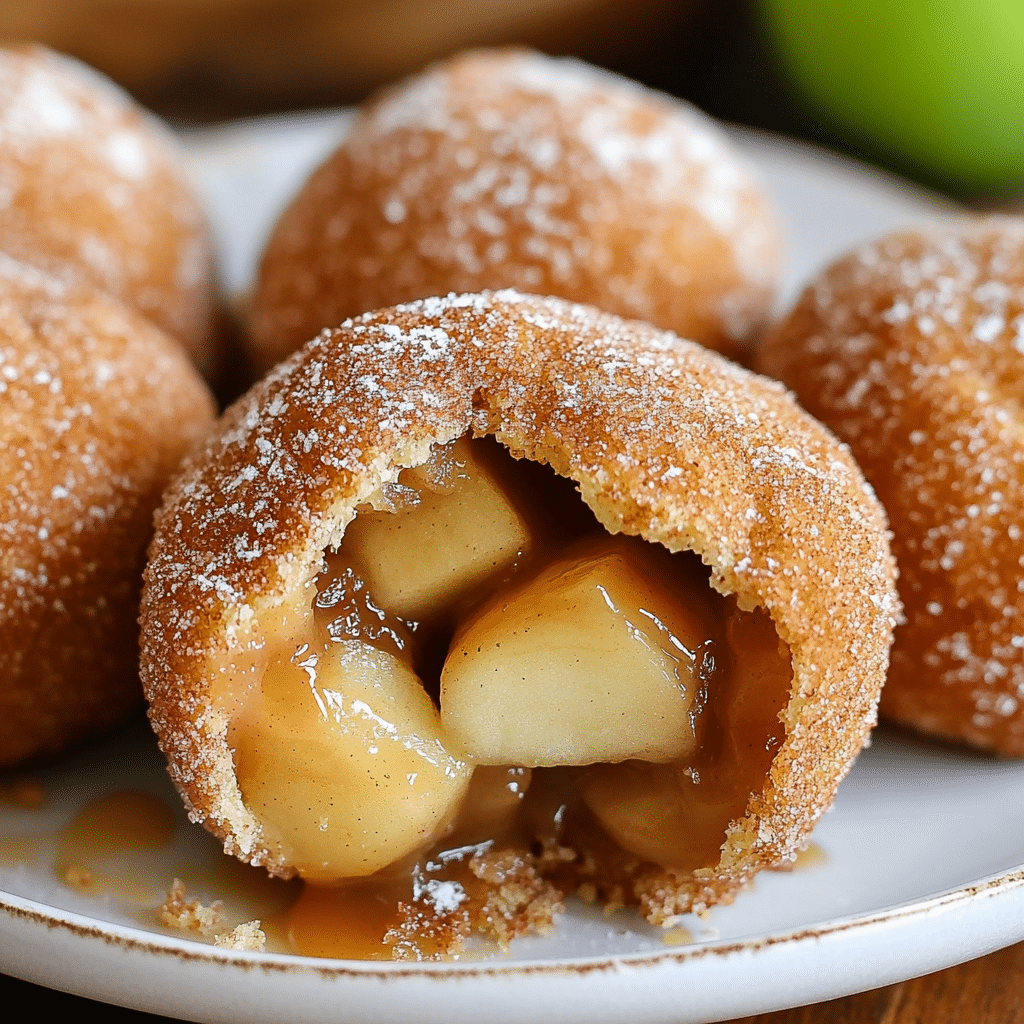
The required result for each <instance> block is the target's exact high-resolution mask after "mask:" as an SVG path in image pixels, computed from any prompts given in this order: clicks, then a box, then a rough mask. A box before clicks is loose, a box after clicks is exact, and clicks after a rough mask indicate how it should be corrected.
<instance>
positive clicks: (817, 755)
mask: <svg viewBox="0 0 1024 1024" xmlns="http://www.w3.org/2000/svg"><path fill="white" fill-rule="evenodd" d="M466 431H472V432H474V433H475V434H478V435H479V434H489V433H493V434H494V435H495V436H496V437H497V438H498V440H499V441H500V442H502V443H503V444H505V445H506V446H507V447H508V448H509V449H510V450H511V452H512V453H513V454H514V455H516V456H522V457H526V458H529V459H533V460H537V461H540V462H546V463H548V464H549V465H550V466H551V467H553V469H554V470H555V471H556V472H557V473H559V474H561V475H563V476H566V477H569V478H571V479H572V480H574V481H576V482H577V483H578V485H579V489H580V491H581V494H582V497H583V500H584V501H585V502H586V503H587V504H588V505H589V506H590V508H591V509H592V510H593V511H594V513H595V514H596V515H597V517H598V519H599V520H600V521H601V522H602V523H603V524H604V526H605V527H606V528H607V529H608V530H609V531H610V532H612V533H618V532H622V533H627V534H639V535H640V536H641V537H643V538H645V539H647V540H648V541H652V542H656V543H661V544H664V545H665V546H666V547H667V548H669V549H670V550H673V551H675V550H682V549H689V550H692V551H695V552H697V553H698V554H699V555H700V556H701V557H702V558H703V559H704V561H705V562H706V563H708V564H709V565H710V566H711V567H712V582H713V585H714V586H715V587H716V588H718V589H719V590H721V591H722V592H724V593H733V594H736V596H737V599H738V602H739V605H740V606H741V607H742V608H747V609H750V608H753V607H754V606H758V605H760V606H764V607H765V608H767V609H768V611H769V612H770V614H771V616H772V618H773V620H774V622H775V625H776V627H777V630H778V634H779V636H780V638H781V639H782V640H784V641H785V642H786V643H787V644H788V645H789V647H790V650H791V652H792V656H793V664H794V673H795V674H794V680H793V685H792V694H791V698H790V700H789V703H788V706H787V707H786V708H785V711H784V712H783V715H784V718H785V724H786V738H785V741H784V743H783V744H782V746H781V748H780V749H779V751H778V754H777V756H776V757H775V759H774V761H773V763H772V767H771V770H770V774H769V777H768V778H767V779H766V782H765V786H764V789H763V790H762V791H761V792H759V793H755V794H752V795H751V798H750V801H749V804H748V807H747V814H746V816H745V817H743V818H742V819H740V820H738V821H735V822H734V823H733V824H732V826H731V827H730V829H729V832H728V838H727V841H726V842H725V844H724V846H723V848H722V855H721V859H720V861H719V862H718V863H717V864H709V865H707V866H706V868H704V869H702V870H700V871H698V872H696V874H695V875H690V874H683V873H679V872H676V873H672V872H668V873H666V872H664V871H661V870H658V871H653V872H651V873H649V875H648V876H646V877H645V878H644V879H641V880H639V881H638V883H637V884H638V895H639V898H640V899H641V902H642V904H643V907H644V911H645V913H647V914H648V916H649V917H650V918H651V919H652V920H664V919H665V918H666V917H667V916H669V915H671V914H673V913H677V912H681V911H684V910H687V909H690V908H696V909H699V908H700V907H702V906H706V905H708V904H710V903H713V902H716V901H718V900H721V899H725V898H728V897H729V896H730V895H731V894H732V893H733V892H735V890H736V889H737V888H738V887H739V886H740V885H742V884H743V883H744V882H745V881H747V880H748V879H749V878H750V877H751V876H752V875H753V874H754V873H755V872H756V871H758V870H760V869H762V868H765V867H769V866H773V865H779V864H781V863H783V862H786V861H790V860H792V859H793V858H794V857H795V855H796V854H797V852H798V851H799V850H800V849H801V848H802V847H803V846H804V845H805V844H806V842H807V840H808V836H809V831H810V829H811V827H812V825H813V823H814V821H815V820H816V819H817V818H818V816H819V815H820V814H821V813H822V812H823V811H824V810H825V809H826V808H827V807H828V806H829V804H830V803H831V801H832V799H833V797H834V795H835V791H836V787H837V785H838V784H839V781H840V779H841V778H842V777H843V775H844V774H845V773H846V771H847V770H848V768H849V766H850V764H851V762H852V760H853V758H854V757H855V755H856V754H857V752H858V751H859V750H860V748H861V746H862V744H863V743H864V740H865V738H866V736H867V734H868V731H869V730H870V728H871V727H872V725H873V724H874V721H875V706H876V702H877V699H878V693H879V689H880V687H881V684H882V680H883V678H884V674H885V669H886V664H887V660H888V648H889V643H890V640H891V632H892V625H893V622H894V620H895V618H896V617H897V615H898V602H897V599H896V596H895V590H894V587H893V563H892V560H891V557H890V554H889V550H888V545H887V542H886V527H885V521H884V519H883V517H882V513H881V510H880V508H879V506H878V504H877V503H876V501H875V499H874V497H873V495H872V493H871V491H870V490H869V489H868V488H867V487H866V486H865V484H864V482H863V479H862V477H861V475H860V472H859V470H858V469H857V467H856V465H855V463H854V462H853V460H852V458H851V457H850V455H849V453H848V452H847V450H846V449H845V448H843V447H842V446H841V445H839V444H837V442H836V441H835V440H834V439H833V438H832V437H831V435H829V434H828V432H827V431H826V430H825V429H823V428H822V427H821V426H820V425H819V424H817V423H815V422H814V421H812V420H811V419H810V418H809V417H808V416H807V415H805V414H804V413H803V412H802V411H801V410H800V409H799V408H798V407H797V406H796V405H795V403H794V402H792V401H791V399H790V398H789V397H788V396H787V395H786V393H785V392H784V391H783V389H782V388H781V387H780V386H779V385H778V384H776V383H773V382H769V381H767V380H764V379H763V378H759V377H756V376H754V375H752V374H750V373H749V372H747V371H745V370H743V369H741V368H740V367H738V366H735V365H733V364H731V363H728V362H726V361H725V360H723V359H721V358H720V357H719V356H717V355H716V354H715V353H712V352H709V351H708V350H707V349H704V348H702V347H700V346H698V345H696V344H693V343H690V342H685V341H682V340H680V339H679V338H677V337H675V336H674V335H672V334H669V333H667V332H661V331H657V330H655V329H654V328H652V327H650V326H648V325H646V324H641V323H637V322H627V321H623V320H620V319H619V318H617V317H614V316H611V315H607V314H603V313H599V312H598V311H596V310H594V309H593V308H591V307H587V306H580V305H572V304H570V303H567V302H564V301H561V300H557V299H542V298H537V297H533V296H524V295H521V294H518V293H516V292H511V291H505V292H497V293H484V294H479V295H461V296H449V297H448V298H446V299H429V300H425V301H421V302H415V303H410V304H408V305H404V306H399V307H397V308H395V309H390V310H383V311H380V312H377V313H372V314H367V315H364V316H361V317H359V318H357V319H355V320H351V321H348V322H346V323H344V324H343V325H342V326H341V327H340V328H338V329H336V330H331V331H324V332H323V333H322V334H321V335H320V336H319V337H318V338H317V339H315V340H314V341H313V342H311V343H310V344H308V345H307V346H306V347H305V348H303V349H302V350H301V351H300V352H298V353H296V354H295V355H294V356H293V357H292V358H291V359H289V360H287V361H286V362H285V363H284V364H282V365H281V366H280V367H278V368H277V369H276V370H275V371H273V372H272V373H271V374H270V376H269V377H268V378H267V379H265V380H264V381H263V382H261V383H260V384H258V385H257V386H256V387H255V388H254V389H253V390H252V391H251V392H250V393H249V394H248V395H247V396H246V397H244V398H243V399H241V400H240V401H239V402H238V403H237V404H236V405H235V406H234V407H232V408H231V409H230V410H229V411H228V413H227V414H226V415H225V417H224V419H223V420H222V422H221V426H220V429H219V431H217V432H216V436H214V437H212V438H211V439H210V440H209V441H208V442H207V444H206V445H205V447H204V448H203V449H202V450H201V451H199V452H197V453H196V454H195V455H193V456H192V457H191V458H190V459H189V460H187V463H186V466H185V469H184V471H183V473H182V474H181V475H180V476H179V477H178V479H177V480H176V482H175V483H174V484H173V485H172V486H171V488H170V489H169V491H168V492H167V496H166V500H165V503H164V505H163V507H162V509H161V510H160V512H159V513H158V515H157V518H156V522H157V533H156V537H155V540H154V542H153V545H152V548H151V553H150V554H151V558H150V564H149V566H148V568H147V570H146V587H145V592H144V597H143V603H142V623H143V639H142V646H143V656H142V672H143V679H144V683H145V687H146V690H147V694H148V697H149V699H150V701H151V710H150V715H151V719H152V722H153V725H154V727H155V728H156V731H157V733H158V735H159V737H160V743H161V745H162V747H163V749H164V751H165V752H166V753H167V755H168V756H169V758H170V763H171V774H172V776H173V778H174V780H175V782H176V783H177V785H178V787H179V788H180V789H181V791H182V793H183V794H184V797H185V800H186V802H187V803H188V806H189V808H190V811H191V814H192V816H193V818H194V819H196V820H199V821H203V822H204V823H205V824H206V826H207V827H208V828H209V829H211V831H213V832H215V833H216V834H217V835H219V836H220V837H221V838H222V839H223V840H224V844H225V848H226V849H227V850H228V851H229V852H231V853H234V854H236V855H237V856H239V857H241V858H242V859H244V860H247V861H250V862H252V863H254V864H263V865H265V866H266V867H267V868H268V869H269V870H270V871H272V872H274V873H277V874H284V875H287V874H288V873H289V872H290V868H289V865H288V864H286V863H281V862H280V861H279V860H275V859H274V855H273V854H271V853H270V852H269V851H268V850H267V849H266V847H265V846H264V845H263V843H262V840H261V834H260V826H259V824H258V822H257V821H256V820H255V818H254V817H253V816H252V815H251V814H250V812H249V811H248V810H247V809H246V807H245V805H244V803H243V800H242V796H241V793H240V792H239V790H238V787H237V785H236V782H235V778H234V773H233V765H232V753H231V750H230V748H229V744H228V740H227V730H228V724H229V719H230V713H231V708H230V707H224V706H221V705H219V704H218V702H217V701H216V700H214V699H213V696H212V691H213V688H214V686H215V684H216V679H217V676H218V667H217V666H218V665H220V664H222V663H223V662H224V660H225V658H226V657H230V656H232V655H234V654H238V653H239V652H240V651H241V650H242V648H243V646H244V644H245V637H246V628H247V624H248V623H249V622H251V621H252V620H253V618H254V617H259V618H260V619H262V620H263V621H267V620H266V619H265V618H264V616H265V615H266V614H267V613H268V612H269V611H270V610H272V609H273V608H274V607H275V606H278V605H280V604H281V603H282V601H283V600H284V599H285V595H287V594H289V593H291V592H293V591H294V590H295V588H297V587H301V586H303V585H304V584H306V583H307V582H308V581H310V580H312V579H314V578H315V577H316V575H317V574H318V572H319V570H320V567H321V565H322V560H323V553H324V551H325V549H328V548H331V547H334V546H336V545H338V544H339V543H340V542H341V539H342V535H343V534H344V532H345V526H346V524H347V523H348V522H349V521H350V520H351V519H352V518H353V516H354V515H355V510H356V507H357V506H358V505H360V504H362V503H364V502H366V501H368V500H369V499H371V498H372V496H373V495H374V494H375V493H376V492H378V491H379V490H380V488H381V487H382V485H384V484H385V483H387V482H390V481H394V480H395V479H396V478H397V476H398V473H399V471H400V470H401V469H402V468H404V467H408V466H414V465H418V464H421V463H423V462H424V461H425V460H426V458H427V455H428V452H429V450H430V446H431V445H433V444H443V443H446V442H448V441H450V440H452V439H453V438H456V437H458V436H460V435H462V434H463V433H465V432H466Z"/></svg>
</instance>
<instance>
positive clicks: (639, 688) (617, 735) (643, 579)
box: [441, 537, 714, 768]
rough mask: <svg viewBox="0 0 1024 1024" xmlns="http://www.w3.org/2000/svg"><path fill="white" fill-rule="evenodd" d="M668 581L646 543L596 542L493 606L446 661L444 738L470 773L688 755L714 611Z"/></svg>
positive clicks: (702, 587)
mask: <svg viewBox="0 0 1024 1024" xmlns="http://www.w3.org/2000/svg"><path fill="white" fill-rule="evenodd" d="M662 561H663V560H662ZM667 575H668V574H667V573H666V572H665V566H663V565H660V564H659V560H658V559H657V557H656V552H654V551H653V549H651V548H650V545H646V544H644V543H643V542H642V541H634V540H630V539H627V538H619V539H612V538H610V537H606V538H602V539H599V540H596V541H591V542H588V543H586V544H585V545H584V547H583V549H582V550H581V551H578V552H576V553H574V554H572V555H569V556H564V557H562V558H560V559H558V560H557V561H555V562H553V563H551V564H549V565H548V566H547V567H546V568H544V569H543V570H542V571H541V572H540V573H539V575H537V576H536V577H534V578H533V579H531V580H530V581H529V582H528V583H526V584H525V585H524V586H521V587H520V588H518V589H517V590H515V591H514V592H512V593H504V594H499V595H497V596H496V597H495V598H493V599H492V600H491V601H490V602H489V603H487V604H485V605H484V607H483V608H482V609H481V610H480V611H479V612H478V613H477V615H475V616H474V617H473V618H472V619H471V620H470V621H469V622H468V623H466V624H465V625H464V626H463V627H462V628H461V629H460V630H459V631H458V633H457V634H456V636H455V639H454V640H453V642H452V644H451V647H450V649H449V654H448V659H447V661H446V662H445V665H444V670H443V672H442V674H441V709H442V720H443V722H444V725H445V728H446V729H447V730H448V733H449V735H450V736H452V737H454V738H455V739H456V740H457V741H458V743H459V744H460V746H462V747H463V748H464V749H466V750H468V751H470V752H471V756H472V757H473V759H474V761H476V762H477V763H478V764H519V765H525V766H527V767H531V768H535V767H539V766H542V765H549V766H550V765H579V764H593V763H595V762H601V761H610V762H617V761H624V760H626V759H628V758H641V759H643V760H645V761H654V762H664V761H673V760H676V759H677V758H680V757H685V756H687V755H689V754H691V753H692V752H693V750H694V748H695V746H696V744H697V735H696V733H695V729H694V726H695V718H696V717H697V715H696V712H697V710H698V709H697V707H696V705H697V704H698V703H699V699H700V698H699V691H700V688H701V686H702V685H703V684H705V683H706V682H707V679H706V678H704V677H705V676H706V675H707V673H708V672H709V670H710V666H713V665H714V660H713V658H710V657H708V653H709V652H708V647H709V645H711V644H712V643H713V641H711V640H710V637H711V636H712V635H713V632H714V619H713V611H712V609H711V607H710V602H709V601H707V602H701V601H700V600H699V598H700V596H701V593H702V591H707V586H706V584H705V583H704V581H703V580H701V579H699V578H695V579H692V580H690V581H684V585H683V586H682V587H680V586H679V581H678V580H671V579H668V578H666V577H667ZM686 582H689V583H690V586H689V587H687V586H686V585H685V583H686ZM694 596H696V597H697V599H696V600H695V599H694ZM708 596H709V597H710V592H708Z"/></svg>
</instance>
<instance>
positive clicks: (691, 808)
mask: <svg viewBox="0 0 1024 1024" xmlns="http://www.w3.org/2000/svg"><path fill="white" fill-rule="evenodd" d="M150 555H151V557H150V563H149V566H148V568H147V571H146V581H147V582H146V587H145V591H144V597H143V609H142V622H143V641H142V643H143V677H144V683H145V686H146V689H147V693H148V696H149V699H150V701H151V718H152V721H153V724H154V726H155V728H156V730H157V733H158V734H159V736H160V741H161V745H162V747H163V749H164V751H165V752H166V753H167V755H168V756H169V759H170V763H171V773H172V775H173V777H174V779H175V781H176V783H177V785H178V786H179V788H180V789H181V791H182V793H183V795H184V797H185V800H186V802H187V804H188V806H189V808H190V810H191V813H192V815H193V817H194V818H195V819H196V820H200V821H203V822H204V823H205V824H206V826H207V827H208V828H209V829H210V830H211V831H213V832H214V833H216V834H217V835H218V836H219V837H221V838H222V839H223V841H224V845H225V849H226V850H227V851H229V852H230V853H233V854H235V855H237V856H238V857H240V858H242V859H243V860H246V861H249V862H251V863H253V864H257V865H265V866H266V868H267V869H268V870H269V871H271V872H273V873H274V874H277V875H284V876H290V875H294V874H299V875H301V876H303V877H304V878H305V879H306V880H307V881H308V882H309V883H312V884H313V885H315V886H325V885H332V886H333V885H338V884H342V885H344V886H346V887H348V889H349V891H350V892H351V893H352V898H353V899H356V898H357V894H358V893H363V894H365V893H367V892H371V893H374V894H376V896H379V899H376V896H375V898H374V899H373V900H370V901H368V902H369V903H374V904H375V905H376V907H377V911H375V913H377V914H378V916H380V915H383V916H380V920H379V921H377V925H379V928H378V930H377V932H376V933H375V935H374V936H373V937H372V943H371V947H372V948H374V949H376V950H377V951H378V952H379V951H380V950H381V949H385V950H386V949H387V948H388V947H391V948H392V949H393V950H394V952H395V955H397V956H400V957H403V956H404V957H410V956H411V957H421V956H430V955H433V954H436V953H438V952H439V951H440V952H442V953H443V952H445V951H447V952H451V951H452V950H453V949H456V948H458V945H459V943H460V942H461V940H462V939H463V938H464V937H465V936H466V935H467V934H469V933H471V932H473V931H474V930H480V931H483V932H485V933H486V934H489V935H491V936H493V937H495V938H497V940H498V941H499V942H504V941H507V939H508V938H509V937H510V936H512V935H516V934H521V933H524V932H527V931H530V930H544V929H545V928H546V927H547V926H548V925H549V924H550V922H551V915H552V913H553V912H554V911H556V910H557V909H558V908H559V906H560V904H559V900H560V898H561V896H562V894H564V893H567V892H575V891H581V892H582V893H583V894H584V895H585V896H588V897H593V898H597V899H599V900H601V901H603V902H605V903H606V904H611V905H619V904H634V905H636V904H638V905H639V906H640V908H641V910H642V912H643V914H644V915H645V916H646V917H647V919H648V920H650V921H651V922H655V923H662V924H664V923H666V922H668V921H670V920H671V919H672V918H673V917H675V916H677V915H679V914H681V913H684V912H688V911H702V910H703V909H704V908H706V907H708V906H710V905H712V904H714V903H716V902H720V901H723V900H724V901H728V900H729V899H731V898H732V896H733V895H734V894H735V892H736V891H737V890H738V889H739V888H740V887H741V886H742V885H743V884H744V883H745V882H747V881H748V880H749V879H750V878H751V877H752V876H753V875H754V874H755V873H756V872H757V871H759V870H761V869H763V868H767V867H773V866H778V865H782V864H785V863H787V862H789V861H792V860H793V858H794V857H795V856H796V854H797V853H798V852H799V851H800V850H801V849H802V848H803V847H804V846H805V845H806V843H807V841H808V839H809V833H810V829H811V827H812V825H813V823H814V821H815V820H816V819H817V817H818V816H819V815H820V814H821V813H822V811H824V810H825V809H826V808H827V807H828V806H829V804H830V802H831V801H832V799H833V796H834V794H835V791H836V787H837V785H838V783H839V781H840V779H841V778H842V777H843V775H844V774H845V772H846V771H847V769H848V768H849V766H850V763H851V761H852V759H853V758H854V756H855V755H856V754H857V752H858V751H859V750H860V748H861V745H862V744H863V742H864V740H865V737H866V736H867V734H868V731H869V729H870V728H871V726H872V724H873V723H874V721H875V707H876V703H877V699H878V693H879V688H880V687H881V684H882V679H883V677H884V674H885V669H886V664H887V660H888V649H889V644H890V640H891V634H892V625H893V621H894V618H895V617H896V616H897V614H898V604H897V599H896V596H895V591H894V588H893V565H892V561H891V558H890V554H889V550H888V545H887V539H886V527H885V522H884V519H883V518H882V514H881V511H880V509H879V506H878V505H877V503H876V502H875V499H874V497H873V495H872V493H871V492H870V490H869V489H868V488H866V486H865V484H864V482H863V479H862V477H861V475H860V472H859V470H858V469H857V467H856V465H855V464H854V462H853V460H852V458H851V457H850V455H849V453H848V452H847V450H846V449H845V448H843V447H842V446H841V445H839V444H838V443H836V441H835V440H834V439H833V438H832V437H831V435H830V434H828V433H827V431H826V430H824V429H823V428H822V427H821V426H820V425H819V424H817V423H816V422H814V421H813V420H811V419H810V418H809V417H808V416H807V415H806V414H804V413H803V412H802V411H801V410H800V409H799V408H798V407H797V406H796V405H795V403H794V402H793V401H792V400H791V399H790V398H789V397H788V395H787V394H786V393H785V392H784V390H783V389H782V388H781V387H780V386H779V385H778V384H776V383H774V382H769V381H766V380H765V379H763V378H759V377H756V376H754V375H753V374H751V373H749V372H748V371H746V370H744V369H742V368H740V367H738V366H736V365H734V364H732V363H729V362H727V361H726V360H724V359H722V358H721V357H719V356H718V355H717V354H716V353H713V352H710V351H708V350H707V349H705V348H703V347H701V346H699V345H696V344H694V343H691V342H686V341H682V340H680V339H679V338H677V337H676V336H674V335H672V334H669V333H667V332H661V331H658V330H656V329H655V328H653V327H650V326H649V325H646V324H642V323H639V322H627V321H624V320H621V319H619V318H617V317H615V316H613V315H610V314H605V313H600V312H598V311H597V310H595V309H593V308H592V307H589V306H580V305H573V304H570V303H567V302H565V301H563V300H559V299H550V298H543V299H542V298H537V297H533V296H524V295H521V294H519V293H517V292H513V291H505V292H495V293H482V294H475V295H462V296H449V297H448V298H446V299H429V300H423V301H418V302H414V303H410V304H408V305H403V306H398V307H395V308H393V309H388V310H384V311H380V312H376V313H371V314H365V315H363V316H360V317H358V318H357V319H354V320H349V321H347V322H346V323H344V324H343V325H342V326H341V327H340V328H338V329H336V330H331V331H325V332H323V333H322V334H321V335H320V336H319V337H318V338H317V339H316V340H315V341H313V342H311V343H310V344H308V345H307V346H305V347H304V348H303V349H302V350H300V351H299V352H298V353H296V354H295V356H293V357H292V358H291V359H289V360H287V361H286V362H284V363H283V364H282V365H281V366H280V367H278V368H277V369H276V370H275V371H273V372H272V373H271V374H270V375H269V377H268V378H267V379H265V380H264V381H263V382H262V383H260V384H259V385H257V386H256V387H255V388H254V389H253V390H252V391H251V392H250V393H249V394H248V395H247V396H246V397H244V398H243V399H242V400H241V401H240V402H239V403H238V404H236V405H235V406H234V407H233V408H232V409H230V410H229V411H228V413H227V414H226V415H225V417H224V419H223V421H222V423H221V426H220V429H219V431H218V432H216V434H215V435H214V436H213V437H212V439H211V440H210V441H209V442H208V443H207V444H206V446H205V448H203V449H202V450H201V451H199V452H198V453H197V454H194V455H193V456H192V457H191V458H190V459H189V460H187V462H186V464H185V469H184V471H183V473H182V475H181V476H180V477H179V478H178V479H177V480H176V482H174V483H173V484H172V485H171V487H170V489H169V491H168V493H167V496H166V498H165V503H164V505H163V507H162V509H161V511H160V512H159V513H158V515H157V532H156V537H155V540H154V542H153V545H152V547H151V552H150ZM381 907H385V908H386V912H385V911H381V910H380V908H381Z"/></svg>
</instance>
